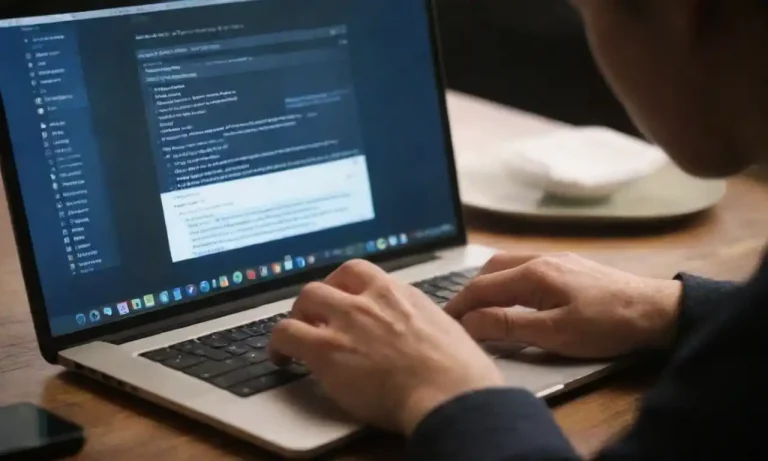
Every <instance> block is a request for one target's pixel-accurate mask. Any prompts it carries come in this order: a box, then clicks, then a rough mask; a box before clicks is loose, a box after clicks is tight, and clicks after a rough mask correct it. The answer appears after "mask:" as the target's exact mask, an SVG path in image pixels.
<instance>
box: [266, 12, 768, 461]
mask: <svg viewBox="0 0 768 461" xmlns="http://www.w3.org/2000/svg"><path fill="white" fill-rule="evenodd" d="M574 3H575V4H576V6H577V7H578V8H579V10H580V11H581V13H582V15H583V17H584V20H585V24H586V27H587V29H588V32H589V36H590V39H591V43H592V47H593V51H594V53H595V55H596V57H597V59H598V61H599V63H600V65H601V67H602V69H603V71H604V73H605V74H606V76H607V77H608V79H609V80H610V82H611V83H612V85H613V88H614V90H615V91H616V93H617V94H618V95H619V97H620V98H621V100H622V101H623V102H624V104H625V105H626V107H627V108H628V109H629V111H630V113H631V114H632V116H633V117H634V119H635V121H636V122H637V124H638V126H639V127H640V128H641V129H643V130H644V131H645V132H646V134H647V135H648V136H649V137H650V138H652V139H654V140H655V141H657V142H658V143H659V144H661V145H662V146H663V147H664V148H666V150H667V151H668V152H669V153H670V155H671V156H672V157H673V158H674V159H675V160H676V161H677V162H678V163H679V164H680V165H682V166H683V167H684V168H685V169H687V170H688V171H690V172H691V173H693V174H697V175H699V176H703V177H719V176H726V175H729V174H733V173H736V172H738V171H740V170H742V169H743V168H745V167H747V166H748V165H750V164H752V163H756V162H760V161H762V160H763V158H764V157H765V156H768V130H766V128H765V127H766V124H768V94H766V92H768V2H766V1H763V0H578V1H575V2H574ZM516 305H523V306H528V307H532V308H535V309H537V311H536V312H533V313H529V312H520V311H517V310H510V309H507V308H509V307H511V306H516ZM446 310H447V312H448V314H450V315H451V316H453V318H452V317H451V316H449V315H447V314H446V313H445V312H443V311H442V310H440V309H439V308H437V307H436V306H435V305H434V304H432V303H431V302H430V301H429V300H428V299H427V298H426V297H424V296H423V295H422V294H420V293H419V292H417V291H416V290H415V289H412V288H411V287H409V286H406V285H404V284H401V283H399V282H397V281H394V280H392V279H391V278H389V277H388V276H387V275H386V274H385V273H383V272H382V271H380V270H379V269H377V268H376V267H374V266H372V265H370V264H368V263H365V262H353V263H350V264H347V265H345V266H344V267H342V268H341V269H340V270H338V271H337V272H336V273H334V274H333V275H331V276H330V277H329V278H328V279H327V280H326V281H325V282H324V283H318V284H312V285H309V286H308V287H307V288H306V289H305V290H304V292H303V293H302V295H301V296H300V297H299V299H298V301H297V302H296V305H295V308H294V312H293V316H292V319H291V320H287V321H285V322H283V323H281V324H280V325H279V326H278V328H277V329H276V330H275V333H274V338H273V343H272V345H271V347H272V351H273V354H274V356H275V359H276V360H277V361H280V360H283V359H284V358H285V357H294V358H297V359H299V360H302V361H303V362H304V363H306V365H307V366H308V367H309V368H310V369H311V370H312V371H313V372H314V375H315V377H316V378H317V380H318V381H319V382H320V384H321V385H322V386H323V388H324V389H325V391H326V392H327V393H328V394H329V395H330V396H331V397H332V398H334V399H335V400H336V401H337V402H338V403H339V404H340V405H341V406H342V407H343V408H345V409H346V410H347V411H348V412H350V413H351V414H352V415H354V416H356V417H358V418H359V419H360V420H362V421H365V422H367V423H370V424H372V425H375V426H378V427H381V428H384V429H389V430H393V431H396V432H399V433H402V434H405V435H406V436H408V437H410V446H409V457H410V459H413V460H444V461H451V460H457V461H458V460H476V461H483V460H504V461H509V460H575V459H578V456H577V455H576V454H575V453H574V451H573V449H572V448H571V447H570V446H569V444H568V442H567V441H566V440H565V439H564V438H563V436H562V434H561V433H560V432H559V430H558V428H557V426H556V425H555V423H554V422H553V420H552V417H551V415H550V412H549V410H548V408H547V407H546V406H545V405H544V404H543V403H541V402H540V401H539V400H537V399H535V398H534V397H533V396H532V395H530V394H528V393H527V392H525V391H522V390H515V389H504V388H502V384H503V383H502V379H501V377H500V375H499V372H498V371H497V369H496V368H495V366H494V364H493V362H492V361H491V360H490V359H489V358H488V357H487V356H486V355H485V354H484V353H483V352H482V350H481V349H480V347H479V346H477V345H476V343H475V339H479V340H502V341H504V340H506V341H514V342H523V343H528V344H531V345H534V346H539V347H542V348H544V349H548V350H550V351H553V352H556V353H560V354H564V355H570V356H575V357H612V356H618V355H622V354H626V353H631V352H636V351H642V350H647V349H660V350H664V351H667V353H668V354H667V355H668V357H669V364H668V368H667V370H666V372H665V373H664V375H663V376H662V378H661V380H660V382H659V383H658V386H657V388H656V389H655V390H653V391H652V392H651V393H650V394H649V396H648V397H647V399H646V401H645V404H644V406H643V409H642V411H641V413H640V415H639V419H638V422H637V424H636V425H635V427H634V428H633V429H632V430H631V431H630V432H629V433H628V434H627V435H626V437H625V438H624V439H623V440H621V441H619V442H618V443H617V444H616V445H614V446H612V447H609V448H608V449H607V450H606V451H605V452H604V453H603V454H602V455H600V457H599V459H601V460H619V459H620V460H625V459H637V460H640V459H643V460H667V459H669V460H673V459H674V460H682V459H685V460H688V459H694V460H708V459H713V460H714V459H718V460H751V459H768V446H766V444H764V443H763V442H762V440H761V438H762V437H763V436H765V434H764V431H763V429H764V428H766V427H767V426H768V424H766V423H765V422H764V420H763V417H764V416H765V415H764V411H763V410H764V409H765V408H766V405H765V404H764V403H763V401H764V398H765V396H764V394H765V391H764V387H765V386H764V383H765V378H766V376H767V375H768V373H767V372H768V360H766V359H765V358H764V357H763V355H764V354H765V353H767V352H768V335H766V334H765V329H766V327H768V266H766V267H763V268H762V269H761V270H760V271H759V272H758V273H757V275H755V277H754V279H753V280H752V281H751V282H749V284H747V285H745V286H743V287H736V286H730V285H726V284H719V283H715V282H708V281H704V280H701V279H697V278H695V277H691V276H686V275H682V276H680V277H678V280H675V281H664V280H650V279H642V278H638V277H635V276H632V275H629V274H625V273H621V272H618V271H615V270H612V269H609V268H606V267H603V266H600V265H598V264H595V263H592V262H589V261H586V260H583V259H580V258H578V257H576V256H571V255H559V256H549V257H536V256H517V255H502V256H498V257H497V258H495V259H494V260H493V261H491V262H490V263H489V264H488V266H487V267H486V268H485V269H484V270H483V272H482V273H481V275H480V276H479V277H478V278H477V279H476V280H475V281H474V282H473V283H472V284H471V285H470V286H469V287H468V288H467V289H466V291H465V292H463V293H461V294H460V295H459V296H458V297H457V298H456V299H455V300H454V301H453V302H452V303H451V304H450V305H449V306H448V307H447V309H446ZM454 319H457V320H458V322H457V321H456V320H454ZM470 335H471V336H470ZM472 336H473V337H474V339H473V338H472Z"/></svg>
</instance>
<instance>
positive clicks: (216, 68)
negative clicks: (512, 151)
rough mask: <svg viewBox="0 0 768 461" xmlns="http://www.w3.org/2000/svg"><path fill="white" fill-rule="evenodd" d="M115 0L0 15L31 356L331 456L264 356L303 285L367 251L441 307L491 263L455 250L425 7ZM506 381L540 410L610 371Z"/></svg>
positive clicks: (307, 392) (555, 367)
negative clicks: (36, 348) (534, 398)
mask: <svg viewBox="0 0 768 461" xmlns="http://www.w3.org/2000/svg"><path fill="white" fill-rule="evenodd" d="M20 3H21V2H20ZM94 3H95V2H87V4H88V5H89V7H90V8H92V5H93V4H94ZM109 3H110V6H111V7H110V8H104V9H96V10H94V9H89V10H85V9H80V8H78V2H48V5H47V6H44V7H38V8H46V9H47V10H45V11H32V10H31V8H33V7H32V6H24V5H22V6H19V7H18V8H22V9H23V8H28V9H30V10H28V11H15V12H13V13H11V12H8V11H2V12H0V13H1V14H2V15H3V16H2V19H0V44H2V46H0V95H2V107H3V111H2V119H1V120H0V152H2V172H3V177H4V182H5V186H6V190H7V198H8V202H9V205H10V209H11V214H12V217H13V224H14V229H15V235H16V239H17V243H18V248H19V255H20V259H21V264H22V269H23V273H24V280H25V282H26V287H27V291H28V294H29V303H30V307H31V312H32V316H33V318H34V324H35V328H36V332H37V337H38V341H39V344H40V349H41V351H42V354H43V356H44V357H45V359H46V360H47V361H49V362H50V363H54V364H59V365H62V366H65V367H67V368H70V369H73V370H76V371H79V372H82V373H84V374H86V375H88V376H91V377H93V378H95V379H98V380H101V381H103V382H106V383H108V384H110V385H113V386H116V387H118V388H120V389H123V390H125V391H127V392H130V393H133V394H137V395H139V396H141V397H143V398H146V399H147V400H150V401H153V402H155V403H157V404H159V405H162V406H165V407H169V408H172V409H174V410H176V411H178V412H180V413H183V414H185V415H188V416H189V417H192V418H195V419H198V420H200V421H203V422H205V423H208V424H210V425H212V426H215V427H217V428H219V429H221V430H223V431H226V432H228V433H231V434H234V435H235V436H237V437H241V438H243V439H247V440H249V441H252V442H254V443H256V444H258V445H260V446H262V447H265V448H267V449H270V450H273V451H276V452H278V453H280V454H283V455H286V456H290V457H309V456H313V455H316V454H317V453H320V452H322V451H324V450H327V449H329V448H331V447H333V446H335V445H338V444H340V443H341V442H343V441H344V440H346V439H348V438H349V437H351V436H353V435H355V434H356V433H358V432H359V430H360V429H361V427H360V425H359V424H357V423H356V422H355V421H353V420H351V419H349V418H348V417H346V416H345V415H344V414H343V413H341V412H340V411H339V410H338V409H336V408H335V407H334V406H333V404H332V403H331V402H329V401H328V400H327V399H326V398H325V397H324V396H323V395H321V393H320V392H319V391H318V390H317V388H316V386H315V384H314V383H313V381H312V379H311V377H307V376H305V375H304V374H303V373H302V372H301V371H300V370H281V369H277V368H276V367H275V366H274V365H272V364H271V363H270V362H269V361H268V360H267V355H266V352H265V347H266V346H267V344H268V341H269V335H270V332H271V330H272V328H273V327H274V325H275V324H276V323H277V322H279V320H280V319H281V318H284V317H285V316H286V313H287V312H289V311H290V309H291V304H292V297H293V296H295V295H296V294H297V292H298V290H299V288H300V287H301V286H302V284H304V283H306V282H307V281H310V280H316V279H320V278H322V277H324V276H325V275H327V274H328V273H330V272H331V271H332V270H333V269H334V268H335V267H337V266H338V265H339V264H341V263H343V262H344V261H346V260H349V259H352V258H366V259H369V260H372V261H374V262H376V263H379V264H381V265H382V266H383V267H384V268H386V269H388V270H389V271H391V272H392V273H393V275H394V276H395V277H397V278H399V279H401V280H403V281H406V282H409V283H414V284H416V286H418V287H419V288H421V289H422V290H424V291H425V292H427V293H428V294H429V295H430V296H431V297H432V299H434V300H435V302H436V303H439V304H445V303H446V302H447V301H448V300H449V299H450V298H451V297H452V296H453V295H454V294H455V293H456V292H458V291H459V290H461V288H462V286H464V285H465V284H466V283H467V282H468V281H469V280H470V279H471V278H472V277H473V276H474V275H475V272H476V270H477V268H478V267H480V266H482V265H483V263H485V262H486V261H487V259H488V258H489V257H490V256H491V254H492V252H493V251H492V250H491V249H488V248H483V247H478V246H468V245H466V233H465V228H464V225H463V222H462V216H461V206H460V201H459V194H458V188H457V181H456V172H455V166H454V162H453V153H452V147H451V138H450V132H449V127H448V120H447V116H446V107H445V101H444V96H443V90H444V88H443V82H442V80H441V76H440V72H439V69H440V67H439V61H438V56H437V51H436V35H435V28H434V17H433V12H432V5H431V3H430V2H429V1H413V0H368V1H365V2H359V1H349V0H323V1H315V2H308V1H301V2H300V1H296V0H279V1H278V0H257V1H243V0H217V1H211V0H206V1H202V0H188V1H176V2H164V3H153V4H148V5H141V6H135V5H128V4H126V5H125V6H120V7H114V4H115V2H109ZM54 9H55V10H54ZM499 365H500V366H501V368H502V369H503V371H504V372H505V373H506V375H507V376H508V378H509V382H510V384H512V385H516V386H523V387H525V388H528V389H530V390H531V391H533V392H535V393H537V395H539V396H541V397H547V396H551V395H555V394H557V393H560V392H562V391H564V390H567V389H569V388H571V387H573V386H575V385H578V384H579V383H582V382H584V381H585V380H588V379H592V378H594V377H596V376H598V375H600V374H601V373H603V372H604V371H605V369H606V365H605V364H583V363H570V362H557V363H554V362H550V361H549V359H548V358H546V357H542V356H540V355H538V354H535V353H534V354H532V353H530V351H528V352H525V351H524V352H523V353H522V355H519V354H517V355H513V356H511V357H508V358H503V359H502V358H499Z"/></svg>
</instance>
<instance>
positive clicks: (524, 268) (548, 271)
mask: <svg viewBox="0 0 768 461" xmlns="http://www.w3.org/2000/svg"><path fill="white" fill-rule="evenodd" d="M681 296H682V284H681V283H680V282H677V281H674V280H655V279H647V278H641V277H637V276H634V275H631V274H628V273H625V272H621V271H618V270H616V269H612V268H609V267H606V266H603V265H600V264H598V263H595V262H592V261H589V260H586V259H584V258H581V257H579V256H575V255H571V254H560V255H551V256H520V255H513V254H501V255H498V256H495V257H494V258H493V259H492V260H491V261H490V262H489V263H488V264H487V265H486V267H485V268H484V269H483V270H482V271H481V273H480V275H478V277H477V278H476V279H475V280H473V281H472V282H471V283H470V284H469V286H467V288H466V289H465V290H464V291H463V292H461V293H460V294H459V295H458V296H457V297H456V298H455V299H454V300H453V301H451V302H450V303H449V304H448V306H446V311H447V312H448V313H449V314H450V315H452V316H453V317H455V318H457V319H459V320H460V321H461V323H462V324H463V325H464V327H465V328H466V329H467V331H468V332H469V333H470V334H471V335H472V336H473V337H474V338H475V339H477V340H479V341H494V342H510V343H512V342H514V343H523V344H527V345H530V346H536V347H539V348H542V349H545V350H547V351H550V352H554V353H556V354H560V355H563V356H567V357H574V358H589V359H603V358H613V357H618V356H621V355H625V354H628V353H632V352H638V351H641V350H646V349H653V348H663V347H666V346H668V345H670V344H671V343H672V341H673V340H674V335H675V330H676V324H677V319H678V315H679V309H680V307H679V306H680V298H681ZM514 306H524V307H528V308H532V309H534V311H529V310H521V309H511V308H512V307H514Z"/></svg>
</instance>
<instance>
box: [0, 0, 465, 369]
mask: <svg viewBox="0 0 768 461" xmlns="http://www.w3.org/2000/svg"><path fill="white" fill-rule="evenodd" d="M62 3H63V2H62ZM69 3H70V2H67V4H69ZM104 3H105V5H102V6H100V7H91V8H85V9H77V7H76V6H75V7H72V6H71V5H68V6H69V7H68V8H66V9H65V11H62V8H61V6H62V5H61V4H60V3H59V2H53V3H52V4H51V5H43V6H42V7H41V8H39V9H37V10H35V11H31V10H27V11H24V12H23V14H24V15H23V16H21V15H15V14H14V15H12V16H7V15H5V14H3V13H2V11H0V19H9V18H18V17H26V16H45V15H50V14H58V13H74V12H79V11H93V10H98V9H103V8H117V7H123V6H134V5H136V4H137V3H136V2H125V1H120V2H109V5H106V3H107V2H104ZM422 3H423V4H424V8H425V9H426V12H427V15H428V18H429V19H428V22H429V28H430V42H431V49H432V60H433V68H434V71H435V85H436V88H437V89H438V91H439V94H440V97H439V111H440V118H441V122H442V127H443V132H444V144H445V150H446V156H447V158H446V160H447V162H448V168H449V177H450V179H449V180H450V188H451V200H452V201H453V209H454V215H455V217H456V223H457V226H456V234H455V235H454V236H447V237H444V238H436V239H435V240H432V241H429V242H427V243H425V244H423V245H413V246H410V247H403V248H401V249H397V250H392V251H390V252H387V253H382V254H379V255H374V256H372V257H370V258H368V259H369V260H370V261H372V262H374V263H386V262H388V261H394V260H398V259H401V258H405V257H409V256H414V255H419V254H427V253H431V252H435V251H439V250H444V249H448V248H452V247H457V246H463V245H466V243H467V233H466V228H465V223H464V216H463V212H462V205H461V200H460V195H459V185H458V178H457V171H456V162H455V156H454V149H453V142H452V139H451V130H450V123H449V118H448V108H447V103H446V98H445V90H446V85H445V77H444V74H443V67H442V65H441V62H442V61H441V56H440V42H439V34H438V29H437V23H436V11H435V8H436V7H435V1H434V0H422ZM144 4H146V3H144ZM56 6H58V8H57V7H56ZM0 173H2V178H3V184H4V189H5V194H6V200H7V203H8V208H9V211H10V218H11V223H12V227H13V233H14V237H15V239H16V245H17V249H18V254H19V259H20V263H21V271H22V276H23V279H24V283H25V286H26V291H27V299H28V302H29V307H30V312H31V314H32V319H33V323H34V327H35V333H36V335H37V340H38V344H39V347H40V351H41V353H42V355H43V357H44V358H45V359H46V360H47V361H48V362H50V363H56V362H57V358H58V353H59V351H62V350H65V349H68V348H71V347H74V346H77V345H80V344H85V343H88V342H91V341H96V340H99V339H101V338H105V337H108V336H114V335H116V334H118V333H120V332H122V331H126V330H132V329H136V328H140V327H142V326H146V325H151V324H153V323H156V322H160V321H167V320H169V319H173V318H175V317H180V316H182V315H185V314H189V313H191V312H200V311H205V310H212V309H215V308H216V307H217V306H221V305H223V304H227V303H230V304H231V303H235V302H237V301H241V300H244V299H248V298H252V297H256V296H258V295H260V294H264V293H269V292H272V291H276V290H280V289H283V288H286V287H290V286H297V285H303V284H305V283H307V282H309V281H311V280H317V279H321V278H322V277H324V276H326V275H328V274H330V273H331V272H332V271H333V270H335V269H336V268H337V267H338V266H339V264H335V265H332V266H325V267H322V268H317V269H314V270H311V271H307V272H304V273H297V274H296V275H293V276H290V277H284V278H281V279H277V280H274V281H268V282H263V283H260V284H256V285H254V286H251V287H245V288H241V289H239V290H237V291H234V290H233V291H230V292H226V293H221V294H218V295H215V296H210V297H208V298H204V299H201V300H198V301H192V302H189V303H185V304H184V308H183V309H182V308H181V306H177V308H176V309H173V308H171V309H163V310H157V311H154V312H148V313H144V314H142V315H138V316H135V317H129V318H125V319H122V320H120V321H118V322H114V323H108V324H104V325H99V326H94V327H91V328H88V329H86V330H82V331H78V332H75V333H70V334H66V335H61V336H54V335H53V334H52V332H51V328H50V322H49V317H48V312H47V309H46V306H45V299H44V296H43V290H42V285H41V281H40V276H39V271H38V266H37V262H36V259H35V255H34V249H33V245H32V238H31V235H30V231H29V222H28V219H27V213H26V211H25V208H24V202H23V197H22V192H21V184H20V180H19V176H18V172H17V168H16V161H15V158H14V153H13V146H12V143H11V137H10V130H9V127H8V121H7V118H6V114H5V107H4V104H3V100H2V94H0ZM251 308H252V307H243V308H242V309H240V310H241V311H242V310H247V309H251ZM228 313H232V312H228Z"/></svg>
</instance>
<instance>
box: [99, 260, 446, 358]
mask: <svg viewBox="0 0 768 461" xmlns="http://www.w3.org/2000/svg"><path fill="white" fill-rule="evenodd" d="M436 259H438V256H437V255H436V254H433V253H425V254H420V255H416V256H408V257H405V258H400V259H395V260H391V261H387V262H384V263H379V266H380V267H381V268H382V269H384V270H385V271H387V272H395V271H399V270H402V269H407V268H409V267H413V266H416V265H419V264H424V263H428V262H430V261H434V260H436ZM303 285H304V284H301V285H294V286H290V287H287V288H282V289H279V290H274V291H270V292H268V293H263V294H259V295H256V296H251V297H248V298H245V299H241V300H238V301H235V302H230V303H226V304H222V305H218V306H214V307H210V308H207V309H203V310H200V311H195V312H191V313H188V314H184V315H179V316H176V317H173V318H170V319H165V320H161V321H159V322H153V323H151V324H148V325H142V326H140V327H137V328H132V329H130V330H125V331H121V332H119V333H115V334H112V335H108V336H105V337H102V338H100V340H101V341H104V342H108V343H113V344H124V343H127V342H130V341H136V340H139V339H142V338H147V337H149V336H155V335H159V334H161V333H165V332H168V331H173V330H178V329H179V328H185V327H188V326H191V325H195V324H198V323H202V322H207V321H209V320H213V319H217V318H220V317H224V316H227V315H232V314H236V313H238V312H242V311H246V310H248V309H254V308H256V307H259V306H265V305H267V304H272V303H276V302H278V301H283V300H286V299H290V298H294V297H296V296H297V295H298V294H299V292H300V291H301V288H302V286H303Z"/></svg>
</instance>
